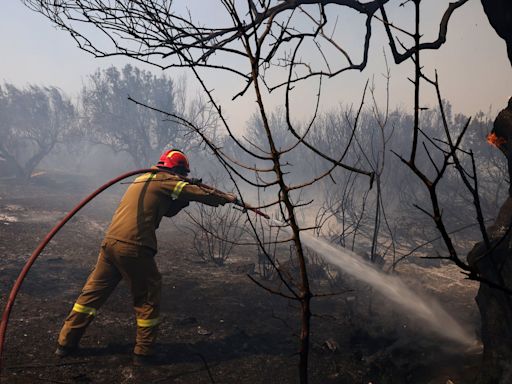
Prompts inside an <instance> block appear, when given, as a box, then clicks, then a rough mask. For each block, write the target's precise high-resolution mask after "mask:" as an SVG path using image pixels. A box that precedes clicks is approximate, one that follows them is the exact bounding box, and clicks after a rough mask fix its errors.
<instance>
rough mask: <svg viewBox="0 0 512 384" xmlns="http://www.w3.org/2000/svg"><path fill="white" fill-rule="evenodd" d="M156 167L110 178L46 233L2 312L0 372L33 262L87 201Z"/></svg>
mask: <svg viewBox="0 0 512 384" xmlns="http://www.w3.org/2000/svg"><path fill="white" fill-rule="evenodd" d="M154 171H155V169H154V168H151V169H149V168H148V169H139V170H137V171H131V172H128V173H124V174H122V175H120V176H118V177H116V178H115V179H112V180H110V181H109V182H107V183H106V184H103V185H102V186H101V187H99V188H98V189H97V190H96V191H94V192H93V193H91V194H90V195H89V196H87V197H86V198H85V199H83V200H82V201H81V202H80V203H79V204H78V205H77V206H76V207H75V208H73V210H71V211H69V213H68V214H67V215H66V217H64V218H63V219H62V220H61V221H60V222H59V223H58V224H57V225H56V226H55V227H53V228H52V230H51V231H50V232H48V234H47V235H46V237H45V238H44V239H43V241H41V243H39V246H38V247H37V248H36V250H35V251H34V252H33V253H32V255H31V256H30V258H29V259H28V260H27V262H26V264H25V266H24V267H23V269H22V270H21V272H20V274H19V276H18V278H17V279H16V282H15V283H14V285H13V287H12V288H11V293H10V294H9V299H8V300H7V303H6V305H5V309H4V312H3V314H2V323H1V324H0V372H1V369H2V366H1V364H2V354H3V350H4V341H5V333H6V331H7V323H8V322H9V316H10V314H11V309H12V307H13V305H14V300H15V299H16V295H17V294H18V291H19V290H20V287H21V284H22V283H23V280H24V279H25V276H26V275H27V273H28V271H29V270H30V267H32V264H34V262H35V261H36V259H37V257H38V256H39V254H40V253H41V252H42V251H43V249H44V248H45V247H46V245H47V244H48V243H49V242H50V240H51V239H52V238H53V236H55V235H56V234H57V232H59V230H60V229H61V228H62V227H63V226H64V224H66V223H67V222H68V221H69V219H71V218H72V217H73V216H74V215H75V214H76V213H77V212H78V211H79V210H80V209H82V208H83V207H84V206H85V205H86V204H87V203H89V202H90V201H91V200H92V199H93V198H95V197H96V196H98V195H99V194H100V193H101V192H103V191H104V190H105V189H107V188H108V187H110V186H112V185H113V184H115V183H117V182H118V181H121V180H123V179H126V178H128V177H130V176H133V175H137V174H140V173H147V172H154Z"/></svg>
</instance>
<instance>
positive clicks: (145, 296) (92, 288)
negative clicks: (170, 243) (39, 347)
mask: <svg viewBox="0 0 512 384" xmlns="http://www.w3.org/2000/svg"><path fill="white" fill-rule="evenodd" d="M155 253H156V252H155V251H154V250H152V249H151V248H147V247H140V246H136V245H132V244H128V243H125V242H122V241H118V240H113V239H105V240H104V241H103V243H102V245H101V250H100V253H99V256H98V261H97V263H96V266H95V267H94V270H93V271H92V273H91V274H90V276H89V278H88V279H87V282H86V283H85V285H84V287H83V288H82V293H81V294H80V296H79V297H78V299H77V300H76V303H75V304H74V306H73V309H72V311H71V313H70V314H69V315H68V317H67V318H66V320H65V322H64V326H63V327H62V329H61V331H60V335H59V341H58V342H59V344H60V345H62V346H65V347H76V346H78V343H79V341H80V338H81V337H82V335H83V334H84V332H85V329H86V328H87V326H88V325H89V324H90V323H91V321H92V320H93V319H94V316H96V312H97V310H98V309H99V308H100V307H101V306H102V305H103V303H105V301H106V300H107V298H108V297H109V296H110V294H111V293H112V291H113V290H114V289H115V287H116V286H117V284H118V283H119V281H121V279H124V280H125V281H126V282H127V283H128V286H129V288H130V291H131V293H132V298H133V307H134V309H135V315H136V318H137V337H136V340H135V348H134V353H136V354H139V355H151V354H153V353H154V350H153V347H154V343H155V340H156V333H157V325H158V322H159V319H158V315H159V312H160V294H161V289H162V278H161V275H160V273H159V272H158V268H157V266H156V263H155V260H154V255H155Z"/></svg>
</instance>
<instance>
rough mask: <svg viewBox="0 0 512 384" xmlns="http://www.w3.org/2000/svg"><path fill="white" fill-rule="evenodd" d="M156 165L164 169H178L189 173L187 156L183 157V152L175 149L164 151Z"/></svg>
mask: <svg viewBox="0 0 512 384" xmlns="http://www.w3.org/2000/svg"><path fill="white" fill-rule="evenodd" d="M157 165H158V166H161V167H166V168H175V167H178V168H181V170H184V171H185V172H187V173H189V172H190V166H189V164H188V159H187V156H185V154H184V153H183V152H181V151H179V150H177V149H171V150H169V151H165V152H164V153H163V154H162V156H160V160H159V161H158V163H157Z"/></svg>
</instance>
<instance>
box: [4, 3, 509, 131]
mask: <svg viewBox="0 0 512 384" xmlns="http://www.w3.org/2000/svg"><path fill="white" fill-rule="evenodd" d="M2 3H3V4H2V12H1V13H0V36H1V38H0V52H2V58H1V60H0V81H5V82H11V83H14V84H16V85H18V86H24V85H26V84H29V83H30V84H39V85H55V86H58V87H59V88H61V89H62V90H64V91H66V92H68V93H69V94H71V95H76V94H77V93H78V91H79V89H80V87H81V85H82V83H83V82H84V81H85V80H86V77H87V75H88V74H90V73H92V72H93V71H94V70H95V69H96V68H98V67H107V66H110V65H112V64H114V65H124V64H125V63H126V62H127V60H126V59H120V58H116V59H113V58H107V59H95V58H93V57H92V56H91V55H89V54H87V53H85V52H83V51H81V50H80V49H78V48H77V47H76V44H75V42H74V41H73V40H72V39H71V37H70V36H69V35H68V34H67V33H66V32H63V31H60V30H57V29H55V28H54V27H53V26H52V25H51V24H50V22H49V21H48V20H47V19H45V18H44V17H43V16H41V15H39V14H37V13H34V12H32V11H30V10H29V9H27V8H25V7H24V6H23V5H22V3H21V2H20V1H18V0H8V1H3V2H2ZM185 3H186V4H187V5H190V6H192V7H193V9H194V7H195V9H198V10H200V12H202V13H203V14H202V15H199V16H203V17H205V16H207V17H212V15H215V12H214V11H215V9H214V8H215V2H213V1H211V0H209V1H204V0H190V1H188V2H185ZM392 3H393V2H392ZM395 3H397V4H398V3H399V2H396V1H395ZM448 3H449V2H448V1H442V0H424V1H423V2H422V4H424V9H425V12H424V18H423V20H422V24H423V26H424V28H425V35H426V37H427V39H428V40H431V39H433V38H435V35H436V33H437V28H438V20H439V19H440V14H441V13H442V11H444V9H445V8H446V6H447V4H448ZM439 4H443V5H442V6H441V7H440V6H439ZM198 5H200V6H199V7H197V6H198ZM404 12H405V10H403V8H402V9H400V8H398V7H396V9H395V10H391V12H390V17H391V18H392V19H395V18H398V17H400V16H401V15H402V16H403V15H405V13H404ZM395 20H396V19H395ZM342 21H344V22H343V23H340V24H343V26H344V27H345V28H346V29H345V30H343V29H342V28H340V29H341V32H344V33H345V34H344V35H343V38H344V39H345V41H346V44H348V45H351V44H353V45H354V47H355V48H356V49H357V46H358V45H359V46H360V40H361V36H362V31H363V29H362V28H361V27H360V26H361V25H362V23H361V20H360V18H358V17H357V15H355V14H353V13H352V14H350V17H348V18H347V19H346V20H342ZM402 25H403V24H402ZM406 25H407V24H406ZM341 32H340V33H341ZM352 36H354V39H352ZM384 44H385V36H384V33H383V29H382V27H379V26H376V27H375V28H374V39H373V41H372V48H371V52H370V53H371V57H370V61H371V63H370V65H368V68H367V69H366V70H365V71H364V72H363V73H359V72H348V73H345V74H343V75H341V76H340V77H338V78H337V79H336V80H335V81H333V82H331V83H329V84H328V85H326V86H325V87H324V91H325V97H324V98H323V99H322V106H323V107H324V108H325V109H328V108H330V107H333V106H335V105H336V104H338V103H349V104H350V103H354V104H356V103H358V100H359V98H360V95H361V91H362V87H363V85H364V83H365V81H366V80H367V79H369V78H370V79H371V78H372V77H373V76H375V79H376V80H377V91H378V92H379V93H380V94H383V93H384V86H383V84H384V83H383V82H382V76H380V74H381V73H382V72H384V65H383V63H384V60H383V54H382V50H383V46H384ZM387 55H388V60H389V61H392V59H391V56H390V54H389V50H388V51H387ZM356 61H357V60H356ZM422 61H423V64H424V66H425V69H426V71H427V73H433V70H434V69H435V68H437V69H438V72H439V75H440V79H441V84H442V91H443V96H444V97H445V98H446V99H448V100H450V102H451V103H452V105H453V106H454V110H455V111H457V112H462V113H465V114H468V115H471V114H474V113H476V112H478V111H480V110H483V111H484V112H487V111H488V110H489V108H492V110H493V111H497V110H500V109H501V108H503V107H504V106H505V105H506V102H507V100H508V98H509V97H510V96H512V69H511V66H510V63H509V62H508V60H507V57H506V49H505V43H504V41H503V40H501V39H500V38H499V37H498V36H497V35H496V34H495V33H494V30H492V29H491V27H490V26H489V23H488V21H487V19H486V17H485V14H484V13H483V10H482V7H481V4H480V1H478V0H470V1H469V2H468V4H466V6H464V7H462V9H460V10H458V11H456V13H455V14H454V16H453V18H452V20H451V24H450V27H449V31H448V43H447V44H445V45H444V46H443V47H442V48H441V49H440V50H439V51H432V52H426V53H425V54H423V58H422ZM133 63H134V64H136V65H139V64H137V63H135V62H133ZM146 68H148V67H146ZM154 71H155V73H159V71H158V70H156V69H155V70H154ZM167 74H168V75H170V76H171V77H174V76H177V75H178V73H177V72H173V71H168V72H167ZM391 75H392V83H391V84H392V85H391V105H392V106H401V107H404V108H406V109H409V108H410V105H412V86H411V84H410V83H409V81H408V80H407V77H411V76H412V65H411V64H405V65H404V64H402V65H400V66H394V65H392V66H391ZM208 80H209V85H210V86H211V87H212V88H214V89H215V90H216V94H215V95H216V97H217V98H218V99H219V100H220V101H221V102H222V104H223V110H224V111H227V114H228V117H230V118H231V121H232V122H234V123H235V124H237V125H243V124H244V122H245V121H246V120H247V117H248V114H249V113H250V112H251V111H254V110H255V108H256V105H255V103H254V98H253V96H251V95H250V94H249V95H248V97H246V98H245V99H244V100H241V101H239V104H233V103H231V102H230V101H229V96H230V95H232V94H233V93H234V92H235V91H236V90H237V89H238V87H239V83H238V82H236V81H234V80H233V79H230V80H227V79H226V78H224V77H222V76H218V75H217V74H215V76H210V78H209V79H208ZM190 83H191V85H192V84H193V83H192V81H191V82H190ZM312 95H313V92H311V89H308V88H307V87H304V88H303V89H298V90H297V93H296V96H297V97H296V99H295V102H294V106H295V108H296V109H295V110H296V111H297V117H304V116H306V115H307V111H308V107H311V105H312V104H313V101H314V99H313V98H312V97H311V96H312ZM278 96H279V95H275V96H272V97H269V101H270V102H271V103H275V104H278V103H279V100H278ZM422 101H423V103H424V104H426V105H433V104H434V102H435V101H434V97H433V93H432V91H431V90H430V89H428V88H424V91H423V92H422ZM225 106H226V107H227V108H224V107H225Z"/></svg>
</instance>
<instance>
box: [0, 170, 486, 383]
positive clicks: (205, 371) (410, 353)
mask: <svg viewBox="0 0 512 384" xmlns="http://www.w3.org/2000/svg"><path fill="white" fill-rule="evenodd" d="M76 181H77V180H76V179H73V180H71V179H70V178H69V177H68V176H65V175H52V176H51V177H50V176H48V175H46V176H45V175H43V176H40V177H38V178H35V179H33V180H32V181H31V182H29V183H19V182H15V181H13V180H0V255H1V256H0V293H1V300H0V304H1V305H2V308H3V306H4V305H5V301H6V297H7V295H8V292H9V290H10V288H11V286H12V284H13V282H14V279H15V278H16V276H17V275H18V273H19V271H20V270H21V268H22V266H23V264H24V263H25V261H26V259H27V258H28V257H29V256H30V254H31V253H32V251H33V250H34V249H35V248H36V246H37V244H38V243H39V241H40V240H41V239H42V238H44V236H45V234H46V233H47V232H48V231H49V230H50V229H51V227H52V226H53V225H54V224H56V223H57V221H58V220H59V219H60V218H61V217H63V216H64V215H65V213H66V212H67V211H68V210H70V209H71V208H72V207H73V206H74V205H75V204H76V203H77V202H78V201H79V200H80V199H81V198H83V197H84V196H86V195H87V193H89V192H90V191H92V189H93V188H91V187H90V186H87V185H86V184H85V183H76ZM123 189H124V187H123V186H120V187H115V188H114V190H113V191H111V192H107V193H105V194H104V195H102V196H100V197H99V198H98V199H97V200H96V201H95V202H94V203H93V204H91V205H89V206H88V207H86V208H85V209H84V210H83V211H82V212H80V213H79V214H78V215H77V217H76V218H74V219H72V220H71V221H70V223H69V224H68V225H67V226H66V227H65V228H64V229H63V230H62V231H61V232H60V233H59V234H58V235H57V236H56V237H55V239H54V240H52V242H51V243H50V245H49V246H48V247H47V249H46V250H45V251H44V252H43V254H42V255H41V256H40V257H39V259H38V260H37V261H36V263H35V265H34V266H33V268H32V269H31V271H30V273H29V275H28V277H27V279H26V280H25V282H24V284H23V287H22V289H21V292H20V293H19V295H18V297H17V300H16V304H15V306H14V309H13V312H12V314H11V319H10V323H9V328H8V332H7V338H6V345H5V350H4V357H3V361H2V373H1V382H2V383H44V382H47V383H198V384H199V383H213V382H214V383H262V384H263V383H280V384H285V383H297V382H298V374H297V372H298V370H297V363H298V357H297V355H296V351H297V347H298V340H297V333H298V330H299V328H298V326H299V324H298V322H297V320H296V319H297V317H298V313H299V309H298V308H297V305H296V304H295V303H291V302H289V301H287V300H286V299H283V298H282V297H279V296H276V295H271V294H269V293H268V292H266V291H264V290H263V289H261V288H259V287H258V286H256V285H255V284H254V283H253V282H251V281H250V280H249V278H248V277H247V273H252V272H253V270H254V263H257V258H256V255H255V251H254V249H251V248H242V247H238V248H236V249H235V250H234V253H233V255H232V257H231V258H230V259H229V260H228V262H227V263H226V264H225V265H223V266H216V265H215V264H213V263H205V262H203V261H201V260H200V259H199V258H198V257H197V256H196V255H195V251H194V248H193V246H192V244H191V233H190V231H182V230H180V228H179V227H178V225H179V224H180V223H181V222H180V220H181V219H180V216H178V217H177V218H174V219H164V221H163V222H162V225H161V229H160V230H159V254H158V255H157V260H158V263H159V267H160V270H161V273H162V275H163V283H164V287H163V299H162V300H163V301H162V317H163V323H162V325H161V327H160V336H159V345H158V349H159V352H160V353H161V354H163V355H164V356H165V361H164V362H163V363H162V364H161V365H158V366H154V367H147V368H146V367H134V366H133V365H132V364H131V350H132V348H133V340H134V332H135V318H134V314H133V311H132V309H131V300H130V296H129V292H128V290H127V288H126V286H125V285H124V284H123V283H121V284H120V286H119V287H118V289H117V290H116V291H115V292H114V294H113V295H112V297H111V298H110V299H109V301H108V302H107V303H106V304H105V306H104V307H103V308H101V310H100V311H99V313H98V316H97V318H96V319H95V320H94V322H93V323H92V325H91V326H90V327H89V329H88V331H87V333H86V335H85V336H84V338H83V340H82V344H81V349H80V352H79V353H78V354H77V355H76V356H74V357H69V358H65V359H58V358H56V357H55V356H54V355H53V351H54V349H55V346H56V339H57V335H58V331H59V329H60V326H61V324H62V321H63V320H64V318H65V316H66V315H67V313H68V311H69V310H70V308H71V306H72V304H73V302H74V300H75V298H76V296H77V295H78V293H79V290H80V288H81V287H82V284H83V283H84V281H85V279H86V277H87V275H88V273H89V271H90V270H91V268H92V267H93V266H94V263H95V259H96V257H97V252H98V249H99V245H100V242H101V240H102V234H103V231H104V230H105V228H106V226H107V225H108V223H109V219H110V217H111V215H112V213H113V211H114V209H115V206H116V202H117V201H118V199H119V196H120V194H121V193H122V191H123ZM399 273H400V274H401V275H402V276H403V277H404V278H405V279H406V280H407V281H408V282H410V283H412V284H416V285H417V286H420V287H421V288H422V289H423V290H424V291H427V292H430V293H432V294H435V295H436V296H437V298H438V300H439V301H441V303H442V304H444V305H445V306H446V307H447V308H448V309H449V311H450V312H451V313H453V314H454V316H456V317H457V318H458V319H460V320H461V321H462V322H463V323H464V324H466V325H467V326H468V327H469V328H470V329H473V330H474V329H476V328H477V327H478V313H477V309H476V305H475V304H474V303H473V297H474V295H475V291H476V286H475V285H474V284H473V285H471V284H469V283H467V282H465V281H463V280H462V277H461V275H460V274H459V272H458V271H457V270H456V268H454V267H449V266H440V267H438V268H422V267H419V266H415V265H414V264H403V266H402V267H401V268H400V269H399ZM253 276H254V277H255V278H258V275H253ZM314 286H315V290H316V291H317V292H329V291H330V292H332V291H342V292H344V293H342V294H339V295H335V296H326V297H322V298H317V299H315V300H314V302H313V312H314V317H313V321H312V335H311V337H312V347H311V360H310V378H311V382H312V383H340V384H345V383H346V384H352V383H363V384H369V383H373V384H385V383H390V384H391V383H392V384H401V383H414V384H434V383H440V384H445V383H447V382H449V381H448V380H451V382H453V383H455V384H457V383H470V382H472V378H473V377H474V376H475V374H476V372H477V370H478V363H479V357H480V356H479V352H478V351H477V352H475V351H472V352H468V351H464V350H463V349H462V348H460V347H457V346H454V345H451V344H450V343H449V342H447V341H445V340H444V339H441V338H439V337H437V336H435V335H432V334H430V333H429V332H428V331H427V330H425V329H423V328H424V327H423V326H422V325H421V324H420V323H418V322H417V321H416V320H414V318H409V317H408V316H407V315H405V314H404V313H402V312H398V311H396V310H393V309H392V306H391V305H390V304H389V303H388V302H387V301H386V300H385V299H383V298H381V297H379V296H378V295H376V294H375V292H373V291H371V290H369V289H368V288H367V287H364V286H361V285H358V284H355V283H353V282H350V281H348V283H347V284H345V285H344V286H342V287H334V288H331V287H329V286H328V284H326V282H325V281H321V280H319V281H317V282H315V285H314ZM349 289H350V291H348V290H349Z"/></svg>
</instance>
